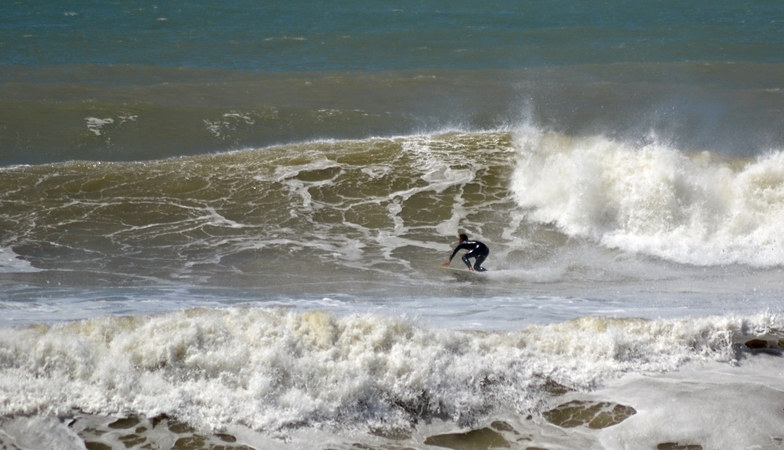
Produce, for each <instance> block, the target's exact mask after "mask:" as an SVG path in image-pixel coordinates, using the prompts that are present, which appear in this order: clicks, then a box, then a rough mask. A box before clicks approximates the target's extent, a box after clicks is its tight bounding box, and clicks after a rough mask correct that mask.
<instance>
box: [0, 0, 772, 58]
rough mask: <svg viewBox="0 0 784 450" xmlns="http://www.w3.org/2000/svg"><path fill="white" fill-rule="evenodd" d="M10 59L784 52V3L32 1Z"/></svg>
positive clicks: (11, 19) (8, 51)
mask: <svg viewBox="0 0 784 450" xmlns="http://www.w3.org/2000/svg"><path fill="white" fill-rule="evenodd" d="M0 17H3V18H4V20H2V23H1V24H0V64H3V65H15V64H22V65H34V66H35V65H51V64H78V63H94V64H133V65H153V66H187V67H210V68H217V67H219V68H229V69H246V70H247V69H250V70H258V71H282V72H300V71H323V70H348V71H356V70H399V69H410V68H463V69H485V68H520V67H528V66H540V65H556V64H557V65H569V64H585V63H613V62H643V61H647V62H651V61H654V62H664V61H695V60H701V61H754V62H780V61H782V60H784V3H782V2H778V1H754V2H738V1H729V0H724V1H718V2H705V3H699V4H693V3H691V2H683V1H647V2H635V1H621V0H613V1H605V2H586V1H580V0H559V1H548V2H537V1H511V0H508V1H491V2H479V1H465V0H463V1H455V2H442V1H434V0H424V1H404V2H386V1H356V0H355V1H339V2H328V1H299V2H289V1H284V0H278V1H264V2H259V1H252V0H238V1H231V2H213V1H208V0H192V1H188V2H172V3H169V2H157V1H128V2H104V1H59V2H54V1H25V2H10V1H9V2H3V4H2V5H0Z"/></svg>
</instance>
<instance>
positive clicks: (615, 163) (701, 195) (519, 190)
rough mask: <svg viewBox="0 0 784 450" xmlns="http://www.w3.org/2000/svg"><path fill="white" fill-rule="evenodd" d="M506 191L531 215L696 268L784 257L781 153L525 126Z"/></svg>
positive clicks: (783, 156)
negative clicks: (640, 141)
mask: <svg viewBox="0 0 784 450" xmlns="http://www.w3.org/2000/svg"><path fill="white" fill-rule="evenodd" d="M517 146H518V151H519V157H518V161H517V167H516V169H515V174H514V178H513V180H512V184H511V188H512V190H513V195H514V196H515V199H516V201H517V202H518V204H519V205H520V206H521V207H523V208H525V210H526V214H527V217H528V218H529V219H530V220H533V221H536V222H540V223H553V224H555V225H557V226H558V228H559V229H561V230H562V231H563V232H565V233H567V234H568V235H569V236H573V237H581V238H587V239H591V240H594V241H596V242H599V243H601V244H602V245H604V246H607V247H609V248H617V249H621V250H624V251H629V252H636V253H642V254H647V255H653V256H657V257H660V258H664V259H667V260H671V261H676V262H680V263H688V264H695V265H716V264H732V263H740V264H749V265H753V266H761V267H770V266H776V265H781V264H784V239H782V238H781V236H782V234H781V223H783V221H784V152H772V153H769V154H766V155H764V156H760V157H758V158H756V159H754V160H750V161H745V162H744V161H736V160H730V161H726V160H722V159H720V158H717V157H716V156H714V155H711V154H709V153H707V152H705V153H701V154H691V155H690V154H685V153H682V152H679V151H677V150H675V149H672V148H669V147H667V146H666V145H663V144H656V143H654V144H649V145H644V146H641V147H635V146H632V145H630V144H624V143H619V142H616V141H613V140H610V139H606V138H603V137H589V138H573V137H567V136H563V135H556V134H551V133H545V132H540V131H537V130H532V129H530V128H529V129H527V130H525V131H523V132H520V133H518V135H517Z"/></svg>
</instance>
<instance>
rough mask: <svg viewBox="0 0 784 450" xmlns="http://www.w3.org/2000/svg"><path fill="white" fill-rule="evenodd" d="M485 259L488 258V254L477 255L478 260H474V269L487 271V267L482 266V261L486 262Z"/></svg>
mask: <svg viewBox="0 0 784 450" xmlns="http://www.w3.org/2000/svg"><path fill="white" fill-rule="evenodd" d="M485 259H487V255H486V254H485V255H476V261H474V270H476V271H477V272H484V271H486V270H487V269H485V268H484V267H482V263H483V262H485Z"/></svg>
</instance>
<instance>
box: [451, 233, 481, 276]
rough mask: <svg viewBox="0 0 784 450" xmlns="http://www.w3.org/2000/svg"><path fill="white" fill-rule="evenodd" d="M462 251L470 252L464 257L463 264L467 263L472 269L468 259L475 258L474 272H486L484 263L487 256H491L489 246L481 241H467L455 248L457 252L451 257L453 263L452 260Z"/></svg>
mask: <svg viewBox="0 0 784 450" xmlns="http://www.w3.org/2000/svg"><path fill="white" fill-rule="evenodd" d="M460 250H468V251H469V252H468V253H466V254H465V255H463V262H464V263H465V265H466V266H468V268H471V261H469V260H468V258H474V270H476V271H478V272H484V271H486V270H487V269H485V268H484V267H482V263H483V262H485V259H487V255H489V254H490V249H489V248H487V246H486V245H485V244H483V243H481V242H479V241H472V240H470V239H469V240H467V241H463V242H461V243H460V244H459V245H458V246H457V247H455V251H453V252H452V256H450V257H449V261H452V258H454V257H455V254H457V252H458V251H460Z"/></svg>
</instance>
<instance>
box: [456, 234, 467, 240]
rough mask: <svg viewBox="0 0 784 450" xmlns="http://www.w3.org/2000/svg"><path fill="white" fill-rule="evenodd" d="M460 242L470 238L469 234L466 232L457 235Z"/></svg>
mask: <svg viewBox="0 0 784 450" xmlns="http://www.w3.org/2000/svg"><path fill="white" fill-rule="evenodd" d="M457 239H458V242H465V241H467V240H468V235H467V234H465V233H460V234H458V235H457Z"/></svg>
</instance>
